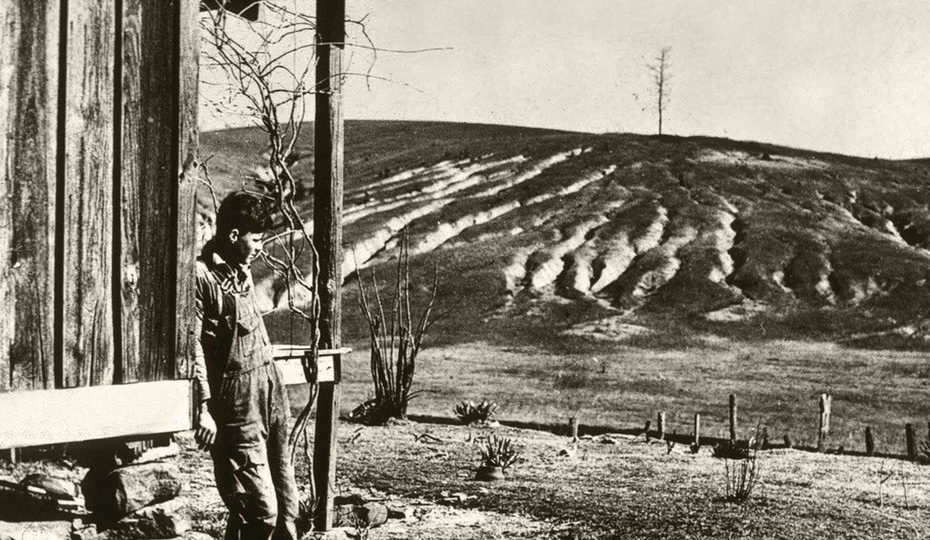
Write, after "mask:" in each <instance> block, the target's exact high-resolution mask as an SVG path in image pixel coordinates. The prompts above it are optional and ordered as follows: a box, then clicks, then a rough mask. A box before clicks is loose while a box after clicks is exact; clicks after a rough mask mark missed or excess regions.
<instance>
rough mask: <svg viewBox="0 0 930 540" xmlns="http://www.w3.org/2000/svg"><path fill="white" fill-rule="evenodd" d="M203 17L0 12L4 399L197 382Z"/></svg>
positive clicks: (5, 7) (106, 6)
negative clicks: (191, 357) (194, 330)
mask: <svg viewBox="0 0 930 540" xmlns="http://www.w3.org/2000/svg"><path fill="white" fill-rule="evenodd" d="M198 6H199V4H198V2H196V1H194V0H81V1H71V2H67V3H60V1H59V0H54V1H52V0H44V1H41V2H33V1H31V0H12V1H7V2H2V3H0V20H2V22H3V27H2V28H0V118H2V119H3V122H4V124H5V127H6V130H5V132H6V134H7V136H6V137H5V138H3V139H2V140H0V163H2V164H3V166H4V169H3V181H2V182H0V302H3V304H2V305H3V306H4V314H3V315H2V319H0V391H6V390H19V389H31V388H52V387H74V386H86V385H101V384H111V383H114V382H115V383H119V382H132V381H150V380H159V379H170V378H176V377H177V376H179V375H180V376H183V377H186V376H187V375H188V374H189V368H188V366H187V365H186V362H185V361H184V360H185V359H186V356H187V352H188V347H189V343H190V337H189V336H188V334H187V332H188V329H189V327H190V324H189V321H190V318H191V316H192V305H193V277H194V273H193V255H194V254H193V245H194V242H193V236H194V233H195V227H194V219H195V212H194V201H195V191H196V186H197V176H196V172H197V160H196V146H197V121H196V118H197V116H196V105H197V73H198V70H197V64H198V62H197V60H198V53H199V47H198V33H197V25H198ZM59 36H60V37H61V39H59Z"/></svg>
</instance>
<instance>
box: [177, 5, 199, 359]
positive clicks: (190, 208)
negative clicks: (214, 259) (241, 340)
mask: <svg viewBox="0 0 930 540" xmlns="http://www.w3.org/2000/svg"><path fill="white" fill-rule="evenodd" d="M178 2H179V5H178V18H179V21H178V52H177V55H178V103H177V112H178V120H179V122H178V128H177V133H176V136H175V145H174V146H173V147H172V148H174V149H175V152H176V155H177V161H176V165H175V171H176V174H177V175H178V177H177V183H176V186H177V192H176V197H177V198H176V200H175V204H174V206H173V207H174V208H176V209H177V215H176V218H175V219H176V221H177V228H176V229H175V230H176V235H177V240H176V243H175V244H174V245H176V246H177V258H176V261H177V264H176V267H175V268H176V272H177V275H176V278H175V282H176V284H177V285H176V289H175V291H176V292H175V295H176V296H175V309H176V313H177V315H176V317H175V320H176V321H177V325H176V329H175V333H176V336H177V337H176V340H177V341H176V348H175V356H176V359H177V360H176V365H175V372H176V374H177V376H178V377H190V376H192V375H193V369H192V366H191V365H190V362H189V360H188V359H189V358H190V357H191V354H192V351H193V348H192V344H193V340H194V339H196V338H197V337H198V336H193V335H191V334H190V333H189V331H190V328H191V322H192V321H193V317H194V259H195V257H196V253H195V246H196V245H197V242H196V237H197V185H198V182H199V180H198V178H199V176H198V174H199V172H200V169H199V167H200V163H199V161H198V157H197V145H198V137H197V134H198V131H197V107H198V98H199V94H198V81H199V76H200V71H199V69H200V26H199V21H200V15H199V13H200V2H199V1H198V0H178Z"/></svg>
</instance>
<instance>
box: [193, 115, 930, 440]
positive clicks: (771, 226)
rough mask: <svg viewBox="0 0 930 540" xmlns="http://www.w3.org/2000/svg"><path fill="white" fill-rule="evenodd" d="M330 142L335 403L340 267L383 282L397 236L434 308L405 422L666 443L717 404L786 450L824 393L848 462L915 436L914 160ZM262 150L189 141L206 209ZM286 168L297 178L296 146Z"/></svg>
mask: <svg viewBox="0 0 930 540" xmlns="http://www.w3.org/2000/svg"><path fill="white" fill-rule="evenodd" d="M346 139H347V143H346V144H347V150H346V156H347V158H346V159H347V181H346V184H347V191H346V215H345V227H346V229H345V247H346V259H345V262H344V265H343V269H344V274H345V275H346V282H345V288H344V293H345V298H344V310H343V312H344V336H345V338H344V339H345V340H346V341H347V342H348V343H349V344H350V345H352V346H354V347H355V348H356V349H357V352H356V354H354V355H352V357H351V359H350V362H351V363H350V367H349V369H347V371H346V373H347V376H348V378H349V384H348V386H347V390H346V398H345V399H344V401H343V406H344V407H345V408H347V409H351V408H352V407H353V406H355V405H356V404H358V403H359V402H361V401H362V400H363V399H364V398H365V397H366V393H367V392H368V387H367V386H366V377H367V374H368V368H367V353H366V351H365V348H366V347H367V336H366V329H365V327H364V324H363V319H362V317H361V315H360V310H359V308H358V303H357V294H358V293H357V285H358V281H357V279H358V275H357V268H360V269H361V272H362V274H363V276H365V278H366V279H370V275H371V272H373V271H374V272H376V273H377V275H378V276H379V277H380V279H381V281H386V280H387V279H388V278H389V277H390V276H391V273H392V271H393V261H392V260H391V259H392V258H393V257H394V256H395V255H396V252H397V246H398V241H399V235H400V233H401V231H402V230H404V229H405V228H406V230H407V231H409V233H410V246H411V253H412V257H411V260H412V272H413V274H414V283H415V285H416V287H415V290H414V294H415V295H418V296H420V297H421V298H422V297H423V295H425V294H426V289H427V285H428V283H429V281H430V280H429V275H430V273H431V271H432V269H433V268H434V267H437V268H438V269H439V272H440V276H441V280H442V283H441V287H440V294H439V307H440V308H441V309H451V313H450V315H449V316H447V317H446V318H445V319H443V320H441V321H440V322H439V323H438V324H437V325H436V326H435V327H434V329H433V331H432V332H431V334H430V337H429V339H428V340H427V349H426V351H425V352H424V356H423V358H422V362H421V364H420V371H419V373H418V377H417V381H418V388H420V389H421V390H423V391H424V393H423V394H422V395H421V396H420V397H419V398H418V399H417V400H415V401H414V405H413V407H412V410H411V411H412V412H413V413H418V414H426V415H440V416H448V415H449V414H450V410H451V408H452V406H453V405H454V404H455V402H456V401H458V400H460V399H481V398H483V397H486V398H488V399H492V400H495V401H497V402H498V403H499V404H500V405H501V406H502V413H501V416H502V418H504V419H511V420H522V421H536V422H545V423H551V424H561V423H564V422H565V421H567V419H568V418H569V417H571V416H574V415H576V414H577V413H579V411H580V416H581V418H582V423H585V424H591V425H605V426H610V427H623V428H632V427H637V426H642V425H643V423H644V422H645V421H646V420H648V419H652V420H654V418H655V414H656V413H657V412H665V413H667V415H668V417H669V420H670V422H669V423H670V428H669V431H672V430H675V431H678V432H679V433H683V432H685V431H687V430H690V427H688V424H689V423H690V419H691V417H692V415H693V414H694V413H700V414H702V416H703V417H704V418H705V426H706V428H705V432H706V434H708V435H717V434H718V433H719V432H720V431H721V430H722V429H723V427H724V426H723V420H724V419H725V418H726V414H725V412H726V411H725V407H726V401H727V395H728V394H730V393H734V394H736V395H737V398H738V401H739V408H740V425H741V427H742V429H744V430H751V429H753V428H754V427H755V426H756V425H757V424H758V423H762V424H763V425H765V426H767V427H769V429H770V432H771V437H772V438H773V439H774V440H781V438H782V436H783V435H789V436H790V437H791V438H792V440H793V441H794V442H795V443H796V444H801V445H808V444H811V443H812V438H813V436H814V433H815V430H816V424H817V415H818V411H817V401H816V400H817V397H818V396H819V394H820V393H823V392H827V393H830V394H832V395H833V397H834V406H833V426H832V435H831V439H830V446H831V447H832V448H835V449H836V448H839V447H843V449H844V450H847V451H859V450H861V449H862V445H863V441H862V437H863V436H862V432H863V429H864V428H865V427H866V426H871V427H872V428H873V430H874V431H875V433H876V442H877V446H878V449H879V451H883V452H889V453H901V452H903V437H904V424H905V423H913V424H915V425H917V426H918V433H919V434H921V436H923V434H924V432H925V431H926V428H925V427H920V426H926V423H925V422H926V421H927V420H928V419H930V415H928V406H927V405H926V400H925V399H923V396H925V394H926V391H927V388H926V385H927V383H928V380H930V369H928V368H927V367H926V365H925V364H926V362H925V359H924V355H923V354H921V353H920V352H919V351H921V350H925V349H926V346H925V339H924V335H925V331H924V330H925V324H926V323H925V314H926V312H927V309H928V307H930V296H928V295H927V292H928V289H927V282H926V276H927V273H928V271H930V251H928V250H927V249H926V248H927V247H930V236H928V235H930V228H928V227H930V226H928V225H927V223H930V221H927V220H928V219H930V212H928V210H927V205H928V203H930V194H928V193H927V191H926V189H925V188H924V186H925V184H926V183H927V181H928V175H930V168H928V167H927V165H926V164H925V163H922V162H917V161H914V162H899V161H886V160H871V159H862V158H852V157H847V156H839V155H831V154H818V153H812V152H806V151H801V150H796V149H790V148H782V147H775V146H771V145H765V144H759V143H743V142H735V141H728V140H723V139H707V138H680V137H661V138H659V137H645V136H636V135H613V134H607V135H592V134H581V133H569V132H557V131H547V130H536V129H528V128H517V127H505V126H485V125H466V124H442V123H426V122H374V121H372V122H367V121H366V122H350V123H349V124H348V126H347V136H346ZM263 144H264V143H263V141H262V138H261V134H260V133H258V132H257V131H256V130H249V129H240V130H229V131H223V132H215V133H207V134H204V146H205V153H206V154H207V155H210V154H213V155H214V157H213V158H212V159H211V161H210V163H211V175H212V178H213V180H214V182H215V184H216V186H217V187H218V188H219V191H220V193H222V192H224V190H229V189H232V188H234V187H236V186H239V185H249V183H250V182H252V181H253V179H254V178H255V177H260V176H261V174H262V171H261V166H260V164H261V153H260V149H261V148H262V147H263ZM307 145H309V143H307ZM294 170H295V171H296V174H297V175H298V176H299V177H301V178H303V179H304V180H306V179H308V178H309V177H310V175H311V171H312V152H311V151H310V149H309V148H308V147H303V148H301V149H300V160H299V161H298V164H297V165H296V166H295V167H294ZM202 195H203V200H202V202H203V207H204V214H205V215H207V214H209V207H210V202H209V198H208V197H207V196H206V194H205V193H204V194H202ZM306 207H307V208H310V202H309V200H308V202H307V203H306ZM308 215H309V212H308ZM356 265H357V266H356ZM255 271H256V274H257V275H258V276H259V283H260V286H261V287H262V290H263V291H264V297H265V302H266V307H267V308H268V309H273V310H274V311H272V312H271V313H270V314H269V315H268V316H267V317H266V321H267V322H268V323H269V328H270V331H271V333H272V337H273V339H274V340H275V341H281V342H294V343H299V342H301V341H302V340H303V339H305V335H306V333H305V332H304V331H303V329H302V327H301V324H300V322H299V321H298V320H296V318H295V317H292V316H290V315H289V314H288V313H287V309H286V307H285V306H284V296H283V290H282V287H281V283H280V280H279V279H278V278H276V277H275V276H272V275H269V274H268V272H267V270H265V269H263V268H261V267H260V266H257V267H256V269H255ZM908 350H910V351H912V352H908Z"/></svg>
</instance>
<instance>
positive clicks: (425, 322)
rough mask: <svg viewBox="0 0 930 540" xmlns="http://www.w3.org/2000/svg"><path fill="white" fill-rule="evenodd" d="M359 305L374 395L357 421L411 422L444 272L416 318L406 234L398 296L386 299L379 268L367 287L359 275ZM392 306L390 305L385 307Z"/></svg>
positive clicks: (357, 414) (400, 257) (395, 292)
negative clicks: (365, 329)
mask: <svg viewBox="0 0 930 540" xmlns="http://www.w3.org/2000/svg"><path fill="white" fill-rule="evenodd" d="M357 273H358V287H359V304H360V307H361V309H362V314H363V315H364V317H365V320H366V322H367V323H368V331H369V338H370V339H369V341H370V344H371V363H370V367H371V380H372V382H373V383H374V397H373V398H372V399H370V400H368V401H367V402H365V403H363V404H362V405H361V406H359V407H358V408H357V409H356V410H355V411H353V414H352V418H353V419H355V420H358V421H360V422H363V423H366V424H383V423H385V422H387V421H388V420H390V419H391V418H397V419H406V417H407V406H408V405H409V403H410V400H411V399H413V398H414V397H415V396H416V394H417V392H416V391H415V390H413V377H414V373H415V371H416V366H417V356H418V355H419V354H420V350H421V349H422V346H423V338H424V337H425V336H426V333H427V331H428V330H429V329H430V327H431V326H432V325H433V323H434V322H436V320H437V319H438V317H434V316H433V307H434V306H435V303H436V293H437V291H438V290H439V268H438V267H436V268H434V271H433V283H432V290H431V291H430V293H429V297H428V299H427V300H426V302H425V304H424V305H423V307H422V309H420V310H419V315H418V316H417V317H416V318H415V316H414V313H413V311H414V310H413V307H412V303H413V302H412V299H411V293H410V286H411V282H410V251H409V238H408V234H407V231H406V230H404V231H403V232H402V233H401V241H400V249H399V253H398V256H397V265H396V272H395V278H394V287H393V298H392V299H390V300H388V299H386V298H384V294H383V293H382V290H381V285H380V284H379V283H378V278H377V275H376V273H375V270H374V268H372V269H371V273H370V276H371V278H370V279H371V283H370V285H366V284H365V282H364V276H363V274H362V272H361V271H358V272H357ZM387 302H390V305H389V307H388V306H386V303H387Z"/></svg>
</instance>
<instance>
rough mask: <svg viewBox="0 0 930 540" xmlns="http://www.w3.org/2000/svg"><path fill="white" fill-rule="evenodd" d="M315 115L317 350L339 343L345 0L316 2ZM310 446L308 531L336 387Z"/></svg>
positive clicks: (330, 468)
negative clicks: (311, 482)
mask: <svg viewBox="0 0 930 540" xmlns="http://www.w3.org/2000/svg"><path fill="white" fill-rule="evenodd" d="M316 22H317V39H318V43H317V58H318V60H317V65H316V95H315V103H316V111H315V113H316V114H315V118H314V139H313V152H314V176H313V177H314V192H313V197H314V200H313V231H314V233H313V242H314V244H315V246H316V249H317V252H318V253H319V257H320V276H319V279H320V281H319V286H318V290H319V291H320V320H319V324H320V346H321V348H330V349H335V348H339V346H340V344H341V339H342V338H341V320H340V319H341V316H342V312H341V309H342V306H341V304H342V275H341V268H342V189H343V144H344V137H343V127H344V126H343V117H342V53H343V47H344V42H345V0H331V1H328V2H317V5H316ZM319 388H320V390H319V394H318V396H317V415H316V425H315V437H314V443H313V472H314V480H315V481H316V493H317V497H319V498H320V500H319V501H317V508H316V512H315V515H314V519H313V524H314V528H315V529H316V530H318V531H327V530H329V529H330V528H332V525H333V496H334V488H335V484H336V466H335V464H336V445H337V442H336V432H337V425H338V421H339V386H338V385H337V384H336V382H335V381H334V382H321V383H320V385H319Z"/></svg>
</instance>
